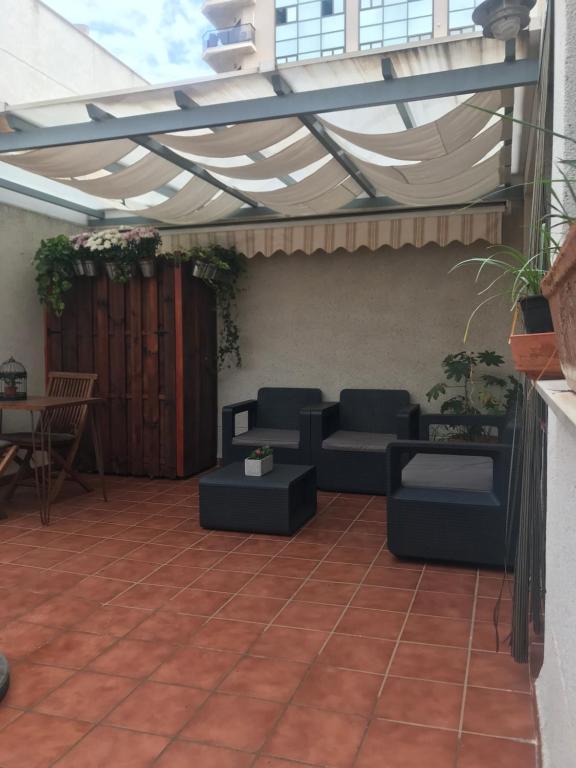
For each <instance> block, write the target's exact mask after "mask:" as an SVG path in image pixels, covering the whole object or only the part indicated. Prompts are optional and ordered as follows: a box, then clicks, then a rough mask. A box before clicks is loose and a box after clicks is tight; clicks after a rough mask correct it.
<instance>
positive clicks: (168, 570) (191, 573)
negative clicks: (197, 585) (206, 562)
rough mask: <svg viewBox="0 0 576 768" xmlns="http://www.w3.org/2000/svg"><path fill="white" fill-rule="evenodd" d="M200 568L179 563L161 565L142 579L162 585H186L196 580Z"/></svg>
mask: <svg viewBox="0 0 576 768" xmlns="http://www.w3.org/2000/svg"><path fill="white" fill-rule="evenodd" d="M202 570H203V569H201V568H184V567H183V566H181V565H161V566H160V567H159V568H157V569H156V570H155V571H153V572H152V573H151V574H150V575H149V576H146V578H145V579H143V582H142V583H143V584H159V585H160V586H163V587H180V588H181V587H187V586H189V585H190V584H192V582H194V581H196V579H197V578H198V576H199V575H200V573H199V571H202Z"/></svg>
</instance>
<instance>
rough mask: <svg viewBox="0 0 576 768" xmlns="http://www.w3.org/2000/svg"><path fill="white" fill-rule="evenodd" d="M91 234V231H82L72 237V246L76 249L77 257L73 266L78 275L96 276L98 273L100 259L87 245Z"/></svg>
mask: <svg viewBox="0 0 576 768" xmlns="http://www.w3.org/2000/svg"><path fill="white" fill-rule="evenodd" d="M91 236H92V233H91V232H80V234H78V235H74V236H73V237H71V238H70V242H71V243H72V247H73V248H74V250H75V251H76V259H75V260H74V264H73V266H74V273H75V274H76V276H78V277H96V275H97V274H98V259H97V258H95V254H94V253H93V252H92V251H90V250H89V249H88V248H87V247H86V243H87V241H88V240H89V238H90V237H91Z"/></svg>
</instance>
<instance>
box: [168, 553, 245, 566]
mask: <svg viewBox="0 0 576 768" xmlns="http://www.w3.org/2000/svg"><path fill="white" fill-rule="evenodd" d="M222 558H223V553H222V552H211V551H210V550H207V549H187V550H186V551H185V552H183V553H182V554H181V555H179V556H178V557H177V558H175V559H174V560H172V563H171V564H172V565H183V566H184V567H186V568H211V567H212V566H213V565H215V564H216V563H217V562H218V561H219V560H222ZM230 570H233V569H230Z"/></svg>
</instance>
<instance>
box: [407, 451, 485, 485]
mask: <svg viewBox="0 0 576 768" xmlns="http://www.w3.org/2000/svg"><path fill="white" fill-rule="evenodd" d="M492 475H493V469H492V459H490V458H488V457H487V456H454V455H450V454H437V453H434V454H430V453H418V454H416V456H414V458H412V459H411V460H410V461H409V462H408V464H407V465H406V466H405V467H404V469H403V470H402V485H403V486H404V488H434V489H442V490H450V491H491V490H492V486H493V483H492Z"/></svg>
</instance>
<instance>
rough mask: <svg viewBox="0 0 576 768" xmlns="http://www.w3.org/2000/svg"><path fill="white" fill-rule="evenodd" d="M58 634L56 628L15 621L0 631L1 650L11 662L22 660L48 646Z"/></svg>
mask: <svg viewBox="0 0 576 768" xmlns="http://www.w3.org/2000/svg"><path fill="white" fill-rule="evenodd" d="M57 632H58V630H57V629H56V628H54V627H45V626H43V625H42V624H29V623H28V622H26V621H13V622H11V623H10V624H8V625H7V626H5V627H4V628H3V629H0V648H1V649H2V653H3V654H4V655H5V656H7V657H8V659H9V660H10V661H12V660H14V659H20V658H22V657H24V656H27V655H28V654H29V653H32V652H33V651H36V650H38V648H41V647H42V646H43V645H46V643H47V642H49V641H50V640H52V638H53V637H55V635H56V634H57Z"/></svg>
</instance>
